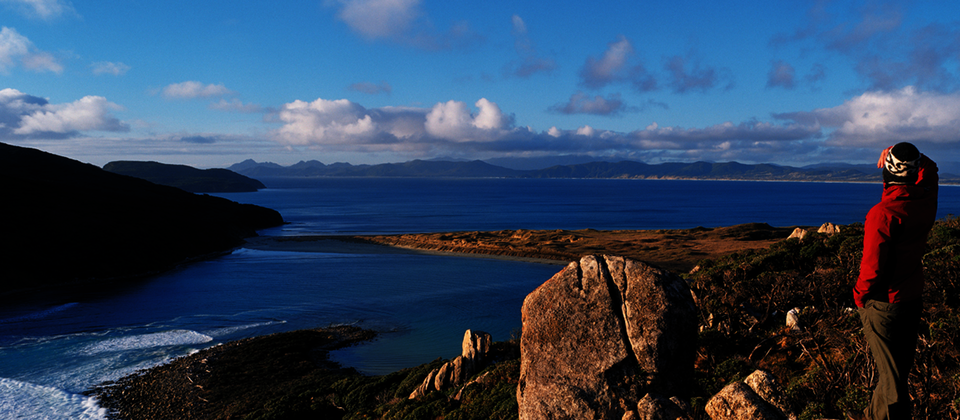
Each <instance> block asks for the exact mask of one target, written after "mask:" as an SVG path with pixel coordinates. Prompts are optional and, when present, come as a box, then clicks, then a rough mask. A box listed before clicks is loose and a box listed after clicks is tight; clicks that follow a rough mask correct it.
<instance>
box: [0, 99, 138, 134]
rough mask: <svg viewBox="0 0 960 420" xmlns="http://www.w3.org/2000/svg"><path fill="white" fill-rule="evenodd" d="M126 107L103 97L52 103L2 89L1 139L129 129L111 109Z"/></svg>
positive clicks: (0, 108) (0, 111)
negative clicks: (112, 113)
mask: <svg viewBox="0 0 960 420" xmlns="http://www.w3.org/2000/svg"><path fill="white" fill-rule="evenodd" d="M117 110H122V107H120V106H119V105H117V104H114V103H112V102H109V101H107V100H106V98H103V97H101V96H85V97H83V98H80V99H79V100H76V101H74V102H70V103H65V104H50V103H49V102H48V101H47V100H46V99H43V98H38V97H36V96H30V95H27V94H24V93H22V92H20V91H18V90H16V89H3V90H0V138H4V139H20V138H63V137H73V136H77V135H79V133H78V132H80V131H121V132H122V131H128V130H129V126H127V125H126V124H123V123H122V122H120V120H118V119H117V118H116V117H114V116H113V115H111V111H117Z"/></svg>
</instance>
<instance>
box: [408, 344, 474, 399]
mask: <svg viewBox="0 0 960 420" xmlns="http://www.w3.org/2000/svg"><path fill="white" fill-rule="evenodd" d="M461 348H462V350H461V353H460V355H459V356H457V357H456V358H454V359H453V360H451V361H449V362H447V363H444V364H443V366H441V367H440V368H438V369H434V370H433V371H431V372H430V373H429V374H428V375H427V377H426V379H424V380H423V383H422V384H420V386H419V387H417V389H415V390H414V391H413V392H412V393H411V394H410V397H409V398H410V399H415V398H419V397H421V396H423V395H426V394H428V393H430V392H433V391H443V390H447V389H450V388H453V387H456V386H459V385H463V384H464V382H466V380H467V379H469V378H470V377H471V376H473V375H475V374H476V373H477V372H479V371H481V370H483V368H484V367H485V365H486V363H487V353H488V352H489V351H490V334H487V333H485V332H482V331H476V332H474V331H471V330H467V331H466V332H465V333H464V334H463V344H462V345H461Z"/></svg>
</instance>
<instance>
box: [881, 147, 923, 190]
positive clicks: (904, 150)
mask: <svg viewBox="0 0 960 420" xmlns="http://www.w3.org/2000/svg"><path fill="white" fill-rule="evenodd" d="M919 163H920V150H917V146H914V145H912V144H910V143H907V142H903V143H897V144H896V145H894V146H893V147H892V148H891V149H890V153H888V154H887V159H886V160H885V161H884V163H883V182H884V183H886V184H894V185H895V184H916V183H917V173H918V171H919V167H920V165H919Z"/></svg>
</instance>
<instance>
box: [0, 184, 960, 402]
mask: <svg viewBox="0 0 960 420" xmlns="http://www.w3.org/2000/svg"><path fill="white" fill-rule="evenodd" d="M262 181H263V182H264V183H265V184H266V185H267V188H266V189H264V190H261V191H259V192H256V193H236V194H216V195H218V196H222V197H226V198H229V199H231V200H234V201H238V202H242V203H252V204H258V205H262V206H265V207H270V208H273V209H276V210H278V211H280V212H281V214H282V215H283V217H284V219H285V220H287V221H288V222H289V223H288V224H286V225H284V226H282V227H277V228H272V229H266V230H264V231H261V232H260V234H261V235H263V236H291V235H307V234H323V235H358V234H391V233H416V232H442V231H469V230H503V229H586V228H591V229H599V230H613V229H685V228H693V227H697V226H704V227H718V226H730V225H735V224H741V223H751V222H761V223H768V224H770V225H773V226H796V225H801V226H819V225H821V224H822V223H824V222H832V223H836V224H849V223H854V222H862V220H863V217H864V215H865V213H866V211H867V210H868V209H869V208H870V207H871V206H872V205H873V204H874V203H876V201H877V200H878V199H879V197H880V193H881V187H880V186H879V185H877V184H842V183H792V182H734V181H653V180H574V179H407V178H403V179H394V178H318V179H295V178H264V179H262ZM940 197H941V198H940V212H939V214H940V217H944V216H946V215H948V214H958V210H960V188H957V187H953V186H944V187H941V193H940ZM561 268H562V266H560V265H551V264H538V263H530V262H518V261H507V260H497V259H486V258H470V257H460V256H438V255H423V254H380V253H371V254H353V253H308V252H280V251H262V250H253V249H245V248H241V249H238V250H236V251H235V252H233V253H231V254H229V255H225V256H222V257H220V258H216V259H212V260H207V261H201V262H198V263H194V264H190V265H187V266H184V267H181V268H178V269H176V270H173V271H170V272H166V273H163V274H161V275H158V276H155V277H153V278H149V279H144V280H141V281H136V282H132V283H130V284H127V285H125V286H123V287H117V288H112V289H109V290H104V289H95V288H90V289H87V290H83V291H81V292H80V293H75V294H70V295H67V296H68V297H64V295H62V294H57V293H55V291H51V295H50V296H49V297H43V298H38V299H35V300H32V301H25V302H22V303H19V304H17V305H10V306H7V307H4V308H0V418H3V419H7V418H30V419H36V418H41V419H43V418H46V419H100V418H104V416H105V415H106V413H105V412H104V410H103V409H102V408H100V407H99V406H98V405H97V403H96V401H95V400H93V399H91V398H88V397H86V396H84V395H82V392H83V391H85V390H87V389H89V388H90V387H92V386H94V385H96V384H98V383H101V382H104V381H110V380H115V379H117V378H119V377H121V376H123V375H126V374H130V373H133V372H136V371H137V370H139V369H144V368H148V367H151V366H155V365H157V364H160V363H163V362H165V361H168V360H170V359H171V358H174V357H178V356H183V355H186V354H189V353H191V352H194V351H197V350H200V349H203V348H206V347H209V346H213V345H216V344H219V343H223V342H226V341H231V340H236V339H240V338H246V337H251V336H256V335H262V334H269V333H275V332H281V331H289V330H294V329H301V328H311V327H322V326H328V325H336V324H350V325H358V326H361V327H365V328H370V329H373V330H377V331H379V332H381V334H380V336H379V337H378V338H377V339H376V340H374V341H372V342H370V343H366V344H363V345H359V346H355V347H351V348H349V349H344V350H341V351H337V352H335V353H334V354H333V355H332V356H333V358H334V359H335V360H337V361H339V362H341V363H343V364H344V365H347V366H352V367H356V368H357V369H358V370H360V371H361V372H364V373H367V374H384V373H388V372H392V371H396V370H398V369H401V368H405V367H412V366H416V365H419V364H422V363H426V362H429V361H431V360H433V359H436V358H438V357H442V358H452V357H455V356H456V355H458V354H459V352H460V340H461V339H462V336H463V332H464V331H465V330H466V329H468V328H469V329H474V330H480V331H486V332H489V333H491V335H492V336H493V338H494V340H506V339H509V338H510V337H511V335H512V334H515V333H516V332H517V331H518V329H519V327H520V306H521V304H522V302H523V298H524V297H525V296H526V295H527V294H528V293H529V292H530V291H532V290H533V289H535V288H536V287H537V286H539V285H540V284H542V283H543V282H544V281H546V280H547V279H549V278H550V277H551V276H552V275H553V274H555V273H556V272H558V271H560V270H561Z"/></svg>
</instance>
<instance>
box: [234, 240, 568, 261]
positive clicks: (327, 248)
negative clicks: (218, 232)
mask: <svg viewBox="0 0 960 420" xmlns="http://www.w3.org/2000/svg"><path fill="white" fill-rule="evenodd" d="M363 238H365V236H353V235H349V236H337V235H300V236H259V237H255V238H248V239H247V243H245V244H243V245H241V246H240V248H246V249H253V250H257V251H286V252H316V253H321V254H372V255H377V254H419V255H439V256H456V257H463V258H488V259H495V260H504V261H521V262H530V263H538V264H550V265H566V264H567V263H566V262H563V261H561V260H557V259H548V258H534V257H520V256H509V255H496V254H483V253H476V252H457V251H438V250H431V249H422V248H416V247H410V246H399V245H391V244H386V243H378V242H373V241H370V240H367V239H363Z"/></svg>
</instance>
